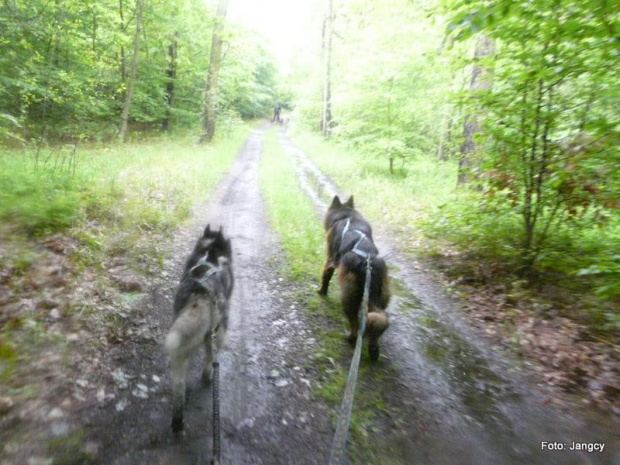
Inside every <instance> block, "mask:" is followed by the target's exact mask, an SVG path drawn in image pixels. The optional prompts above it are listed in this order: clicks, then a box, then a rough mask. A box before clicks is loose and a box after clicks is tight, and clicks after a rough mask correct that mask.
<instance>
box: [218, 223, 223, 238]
mask: <svg viewBox="0 0 620 465" xmlns="http://www.w3.org/2000/svg"><path fill="white" fill-rule="evenodd" d="M218 234H219V235H220V236H223V235H224V226H222V225H221V224H220V229H219V231H218Z"/></svg>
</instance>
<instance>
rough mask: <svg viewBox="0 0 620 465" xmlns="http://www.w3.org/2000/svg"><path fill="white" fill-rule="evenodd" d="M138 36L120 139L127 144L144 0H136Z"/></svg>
mask: <svg viewBox="0 0 620 465" xmlns="http://www.w3.org/2000/svg"><path fill="white" fill-rule="evenodd" d="M136 8H137V11H136V36H135V39H134V44H133V60H132V62H131V71H130V73H129V83H128V85H127V93H126V94H125V103H124V104H123V113H122V115H121V131H120V133H119V139H120V140H121V142H123V143H124V142H125V140H126V137H127V121H128V120H129V109H130V108H131V100H132V99H133V88H134V84H135V82H136V74H137V72H138V59H139V56H140V29H141V28H142V8H143V0H136Z"/></svg>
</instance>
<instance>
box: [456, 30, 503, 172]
mask: <svg viewBox="0 0 620 465" xmlns="http://www.w3.org/2000/svg"><path fill="white" fill-rule="evenodd" d="M494 53H495V41H494V40H492V39H488V38H487V37H484V36H480V37H479V38H478V42H477V43H476V51H475V54H474V58H475V59H476V60H479V59H481V58H484V57H487V56H489V55H493V54H494ZM492 87H493V70H491V69H485V68H483V67H482V66H480V64H479V62H478V61H476V63H475V64H474V67H473V69H472V76H471V84H470V86H469V90H470V92H471V93H472V97H474V98H475V95H476V93H479V92H481V91H489V90H491V89H492ZM479 132H480V124H479V121H478V116H477V115H476V114H470V115H468V116H467V117H466V118H465V123H464V124H463V139H465V140H464V142H463V144H462V145H461V147H460V158H459V177H458V182H457V184H465V183H466V182H467V181H468V175H469V168H470V166H471V163H472V160H471V158H472V156H473V154H474V152H475V151H476V144H475V142H474V135H475V134H477V133H479Z"/></svg>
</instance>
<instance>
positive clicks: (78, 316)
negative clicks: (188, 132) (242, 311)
mask: <svg viewBox="0 0 620 465" xmlns="http://www.w3.org/2000/svg"><path fill="white" fill-rule="evenodd" d="M248 132H249V126H247V125H240V126H238V127H236V129H235V130H234V131H233V132H232V133H231V134H230V135H229V137H228V138H226V140H219V141H216V142H215V143H214V144H211V145H208V146H197V145H195V144H194V142H193V141H192V140H190V139H189V138H185V139H179V140H170V139H164V138H162V139H158V140H152V141H149V142H143V143H139V144H128V145H115V146H110V147H97V148H92V147H91V148H83V149H78V151H77V152H76V154H75V156H74V155H72V151H71V150H69V149H66V150H60V151H54V152H51V151H42V152H40V153H39V155H38V156H39V163H38V165H37V155H36V154H35V153H33V152H30V151H28V150H26V151H4V152H0V224H1V226H0V238H1V241H2V248H0V254H1V257H2V262H1V263H0V269H5V270H6V271H7V273H8V275H10V276H11V279H10V281H9V282H8V285H9V286H10V287H11V288H12V292H13V295H14V296H15V299H19V298H23V297H28V294H27V293H28V292H31V293H36V292H40V291H37V290H36V289H35V290H32V286H31V284H30V283H31V282H33V280H34V279H36V272H35V271H32V269H33V265H36V264H37V263H36V262H37V261H38V262H45V261H46V260H47V259H48V258H50V255H52V252H51V251H50V250H48V249H47V248H45V247H42V246H41V244H40V241H39V239H40V238H43V237H46V236H48V235H49V234H50V233H56V232H62V234H63V235H64V236H68V239H67V238H65V237H63V238H61V239H60V240H62V241H65V240H67V241H68V242H69V243H71V244H75V245H76V246H77V248H76V249H75V250H74V252H73V253H72V254H69V255H68V256H67V258H68V259H69V260H70V261H71V263H70V265H69V266H70V268H72V270H73V273H75V275H76V276H78V275H79V274H80V272H82V271H83V270H84V269H86V268H89V270H90V271H94V273H93V275H92V276H91V277H90V278H89V279H90V280H91V281H92V284H94V286H95V288H96V289H97V290H98V292H99V291H101V293H102V294H105V295H106V296H107V297H106V298H107V299H113V300H114V306H115V307H116V308H118V307H120V306H122V305H125V306H128V305H131V304H132V302H133V300H135V299H137V298H138V296H134V295H130V296H127V297H126V298H125V299H123V296H122V294H121V293H120V292H118V291H116V290H115V289H112V288H113V287H114V285H113V283H112V282H111V281H110V280H109V276H108V275H107V274H106V269H105V266H104V265H105V264H106V263H107V262H108V260H109V259H110V258H111V257H116V256H118V257H119V258H120V262H121V263H123V264H127V265H128V266H129V267H132V268H134V269H135V270H138V273H139V274H142V275H144V274H152V275H156V274H157V272H158V271H159V270H160V269H161V267H162V266H163V261H164V257H165V255H166V253H167V248H168V244H169V242H170V241H169V238H170V237H171V234H172V232H173V231H174V230H175V228H176V227H177V226H178V225H179V224H180V223H181V222H182V221H183V220H185V219H186V218H187V217H188V216H189V215H190V213H191V208H192V206H193V205H195V204H196V203H197V202H199V201H201V200H207V199H208V197H209V195H210V193H211V191H212V189H213V188H214V187H215V184H216V183H217V182H218V180H219V179H220V178H221V177H222V175H223V174H224V173H225V172H226V171H228V169H229V168H230V166H231V164H232V162H233V161H234V160H235V158H236V154H237V152H238V150H239V148H240V147H241V145H242V142H243V140H244V139H245V137H246V136H247V133H248ZM43 155H45V156H43ZM76 160H77V162H76V163H75V166H74V162H75V161H76ZM69 161H71V168H68V166H69ZM54 240H55V239H54ZM55 260H59V258H58V257H56V259H55ZM33 273H34V274H33ZM89 276H90V275H89ZM46 285H47V284H46ZM50 286H54V284H50ZM71 286H72V284H69V285H68V286H67V287H68V288H67V292H69V293H70V292H72V290H71ZM22 288H23V289H24V291H22V290H21V289H22ZM110 291H113V292H110ZM24 292H25V293H26V295H25V294H24ZM132 299H133V300H132ZM31 313H32V312H31ZM44 315H45V312H43V311H40V312H35V313H33V314H30V313H28V314H27V313H25V312H21V313H18V314H15V316H14V318H12V319H11V320H10V321H9V322H8V323H5V324H4V325H2V326H1V327H0V380H3V381H4V382H5V383H6V384H8V382H9V381H11V380H12V379H13V380H15V382H17V383H19V382H20V378H22V377H23V375H25V374H27V370H28V366H29V360H30V358H31V357H32V356H33V355H34V354H35V353H36V352H37V351H38V350H43V349H42V348H43V347H46V346H48V345H58V344H62V341H61V340H56V339H54V338H52V337H48V333H47V332H46V331H47V325H46V324H45V323H44V322H43V320H41V318H43V317H44ZM102 315H103V317H102ZM116 315H117V313H116V312H108V311H107V310H106V309H105V308H104V307H102V308H99V307H97V306H91V305H90V304H89V303H87V304H82V303H79V302H76V303H75V304H71V305H69V306H68V308H66V309H64V310H63V317H66V318H68V319H70V320H71V322H69V321H68V320H67V327H70V325H71V324H75V325H85V326H86V327H89V326H91V325H96V324H99V323H100V322H101V321H104V322H105V323H106V324H107V327H108V330H110V331H115V330H116V329H117V328H122V327H123V325H124V324H125V322H124V321H114V317H115V316H116ZM17 348H19V350H18V349H17ZM66 350H69V348H68V346H67V348H66ZM16 362H19V363H16Z"/></svg>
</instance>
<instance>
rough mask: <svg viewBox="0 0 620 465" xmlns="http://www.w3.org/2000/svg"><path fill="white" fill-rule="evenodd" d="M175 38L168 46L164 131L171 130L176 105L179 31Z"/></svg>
mask: <svg viewBox="0 0 620 465" xmlns="http://www.w3.org/2000/svg"><path fill="white" fill-rule="evenodd" d="M174 36H175V37H174V38H173V39H172V40H171V41H170V45H169V46H168V57H169V59H170V61H169V62H168V70H167V71H166V75H167V76H168V82H167V83H166V116H164V119H163V121H162V122H161V129H162V130H163V131H166V132H167V131H169V130H170V119H171V117H172V107H173V106H174V84H175V80H176V78H177V39H176V36H177V33H175V34H174Z"/></svg>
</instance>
